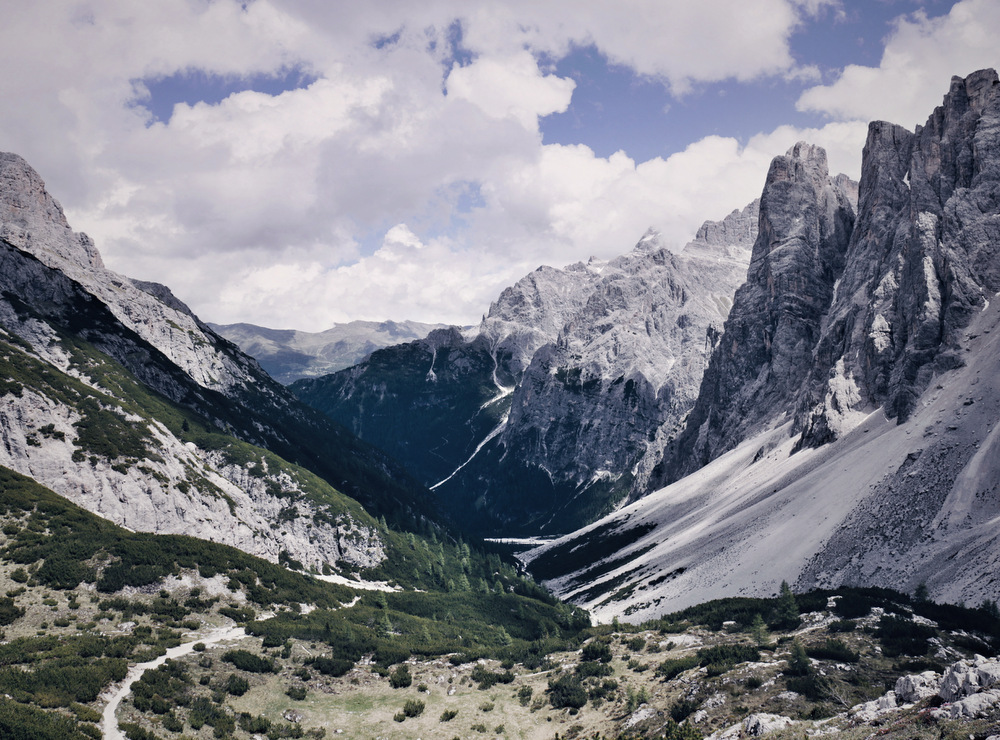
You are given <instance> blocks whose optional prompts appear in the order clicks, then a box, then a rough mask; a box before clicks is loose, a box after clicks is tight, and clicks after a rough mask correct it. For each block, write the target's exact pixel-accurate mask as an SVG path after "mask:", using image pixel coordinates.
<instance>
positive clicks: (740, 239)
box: [684, 198, 760, 254]
mask: <svg viewBox="0 0 1000 740" xmlns="http://www.w3.org/2000/svg"><path fill="white" fill-rule="evenodd" d="M759 217H760V198H754V200H753V201H752V202H751V203H749V204H747V205H746V206H745V207H744V208H743V209H742V210H740V209H738V208H737V209H736V210H734V211H733V212H732V213H730V214H729V215H728V216H726V217H725V218H724V219H722V220H721V221H706V222H705V223H703V224H702V225H701V228H699V229H698V232H697V233H696V234H695V237H694V239H693V240H692V241H691V242H690V243H688V244H687V245H686V246H685V247H684V253H688V254H690V253H692V252H694V251H707V250H706V248H709V247H716V248H718V247H722V248H724V249H726V250H732V249H733V248H738V249H750V248H751V247H753V243H754V240H756V238H757V220H758V218H759Z"/></svg>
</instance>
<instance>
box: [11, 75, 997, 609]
mask: <svg viewBox="0 0 1000 740" xmlns="http://www.w3.org/2000/svg"><path fill="white" fill-rule="evenodd" d="M998 101H1000V84H998V80H997V75H996V73H995V72H993V71H992V70H984V71H981V72H977V73H974V74H972V75H970V76H968V77H967V78H954V80H953V82H952V86H951V89H950V90H949V92H948V94H947V95H946V96H945V98H944V102H943V104H942V106H941V107H939V108H938V109H936V110H935V111H934V112H933V113H932V115H931V116H930V118H929V119H928V121H927V123H926V125H924V126H922V127H918V128H917V129H916V130H915V131H908V130H906V129H904V128H902V127H900V126H896V125H893V124H889V123H884V122H875V123H872V124H871V126H870V128H869V135H868V141H867V144H866V146H865V150H864V153H863V165H862V177H861V181H860V182H859V183H854V182H852V181H850V180H849V179H848V178H846V177H844V176H840V175H838V176H831V175H830V173H829V172H828V171H827V164H826V156H825V153H824V152H823V150H822V149H820V148H818V147H815V146H810V145H808V144H804V143H803V144H798V145H796V146H795V147H793V148H792V149H791V150H790V151H789V152H788V153H787V154H785V155H782V156H779V157H776V158H775V160H774V162H773V163H772V165H771V168H770V171H769V172H768V175H767V179H766V182H765V184H764V188H763V192H762V194H761V198H760V199H759V200H758V201H754V202H753V203H751V204H749V205H748V206H747V207H746V208H744V209H742V210H738V211H735V212H733V213H732V214H730V215H729V216H728V217H726V218H725V219H724V220H722V221H719V222H706V224H705V225H704V226H703V227H702V228H701V229H700V230H699V232H698V234H697V235H696V237H695V239H694V240H693V241H692V242H691V243H690V244H688V245H686V246H685V247H684V248H683V249H681V250H679V251H677V252H673V251H671V250H670V249H667V248H666V247H665V245H664V244H662V242H661V240H660V238H659V237H658V235H657V234H656V233H655V232H650V233H647V234H646V235H645V236H644V237H643V238H642V239H641V240H640V241H639V243H638V244H637V245H636V246H635V247H634V248H633V249H632V250H631V251H629V252H627V253H626V254H624V255H623V256H621V257H619V258H617V259H614V260H610V261H608V262H602V261H598V260H590V261H589V262H586V263H577V264H575V265H571V266H569V267H566V268H563V269H556V268H551V267H541V268H539V269H538V270H536V271H535V272H533V273H531V274H529V275H527V276H526V277H524V278H523V279H522V280H520V281H518V282H517V283H516V284H515V285H513V286H511V287H510V288H508V289H507V290H505V291H504V292H503V293H502V294H501V295H500V296H499V297H498V299H497V300H496V301H495V302H494V304H493V305H492V306H491V307H490V310H489V312H488V314H487V315H486V316H485V318H484V319H483V321H482V323H481V324H480V325H479V326H478V327H476V328H474V329H462V328H459V327H449V328H444V329H436V330H434V331H431V333H430V334H429V335H428V336H427V337H425V338H423V339H418V340H415V341H411V342H407V343H404V344H400V345H395V346H390V347H386V348H383V349H378V350H375V351H374V352H372V353H371V354H370V355H369V356H368V357H367V359H364V360H362V361H361V362H360V363H359V364H357V365H355V366H353V367H351V368H348V369H345V370H341V371H338V372H336V373H333V374H331V375H327V376H323V377H320V378H313V379H301V380H298V381H296V382H295V383H293V384H292V385H291V386H290V388H286V387H285V386H283V385H282V384H280V383H278V382H277V381H275V380H274V379H272V378H271V377H270V376H268V374H267V373H266V372H265V371H264V370H263V369H262V368H261V366H260V365H259V364H258V363H257V362H256V361H255V360H254V359H252V358H250V357H249V356H248V355H246V354H245V353H243V352H242V351H241V350H240V349H239V348H238V347H236V346H235V345H234V344H233V343H231V342H230V341H228V340H226V339H224V338H223V337H222V336H220V335H219V334H218V333H217V332H216V331H214V330H213V329H212V328H211V327H210V326H209V325H207V324H205V323H204V322H202V321H201V320H200V319H198V318H197V317H196V316H194V315H193V314H192V313H191V311H190V310H189V309H188V308H187V307H186V306H185V305H184V304H183V303H182V302H181V301H179V300H178V299H177V298H176V297H174V296H173V295H172V294H171V292H170V291H169V289H167V288H166V287H164V286H160V285H156V284H153V283H146V282H141V281H133V280H130V279H128V278H125V277H123V276H121V275H118V274H116V273H114V272H112V271H110V270H107V269H106V268H105V267H104V266H103V264H102V262H101V258H100V255H99V254H98V252H97V250H96V249H95V247H94V245H93V243H92V242H91V241H90V240H89V239H88V238H87V237H86V236H84V235H82V234H77V233H75V232H73V231H72V229H71V228H70V226H69V224H68V223H67V221H66V219H65V216H64V214H63V212H62V210H61V208H60V207H59V205H58V203H57V202H56V201H55V200H54V199H53V198H52V197H51V195H49V194H48V192H47V191H46V190H45V188H44V184H43V183H42V181H41V179H40V177H39V176H38V175H37V173H35V172H34V171H33V170H32V169H31V168H30V166H28V164H27V163H26V162H24V161H23V160H22V159H21V158H20V157H17V156H16V155H10V154H6V155H2V156H0V262H2V269H0V332H2V334H0V341H2V344H3V353H2V355H0V357H2V360H0V361H2V362H3V364H4V381H3V382H4V386H3V391H4V393H3V396H2V406H0V435H2V439H3V444H2V445H0V465H2V466H4V467H6V468H10V469H11V470H14V471H16V472H18V473H20V474H23V475H25V476H28V477H30V478H32V479H34V480H35V481H37V482H38V483H41V484H42V485H44V486H47V487H49V488H51V489H52V490H54V491H56V492H58V493H59V494H60V495H62V496H65V497H66V498H68V499H70V500H71V501H73V502H74V503H76V504H79V505H80V506H82V507H83V508H85V509H88V510H89V511H92V512H95V513H97V514H99V515H101V516H103V517H105V518H107V519H110V520H111V521H113V522H115V523H117V524H120V525H123V526H125V527H128V528H129V529H133V530H137V531H145V532H155V533H184V534H191V535H195V536H198V537H202V538H205V539H211V540H215V541H217V542H221V543H224V544H229V545H234V546H236V547H239V548H242V549H244V550H246V551H247V552H250V553H253V554H256V555H260V556H262V557H264V558H266V559H268V560H271V561H272V562H281V563H285V564H289V565H292V566H293V567H298V568H301V569H304V570H307V571H310V570H311V571H313V572H315V573H318V574H323V573H326V574H328V575H336V574H340V575H341V576H344V577H349V576H350V574H351V573H353V572H355V571H356V570H357V569H358V568H372V567H376V566H378V565H379V564H380V563H385V562H386V561H387V558H388V557H389V555H388V553H389V552H390V551H391V548H390V544H389V543H391V542H392V541H393V539H392V538H393V534H392V533H393V532H397V533H398V532H400V531H407V532H409V533H410V534H411V535H417V536H431V535H433V536H435V537H437V536H441V537H444V538H450V540H449V541H451V542H457V539H456V537H457V532H458V530H459V529H462V530H464V531H465V532H466V533H467V534H471V535H475V536H489V537H493V538H507V537H512V536H518V535H520V536H537V535H539V534H543V535H560V537H559V538H558V539H555V540H553V541H551V542H547V543H545V544H544V545H541V546H540V547H538V548H536V549H534V550H533V551H530V552H527V553H526V554H524V555H523V558H524V561H525V562H526V563H527V564H528V567H529V568H530V569H531V570H532V572H533V573H534V574H535V576H536V577H538V578H540V579H543V580H544V581H545V583H546V584H547V585H548V586H549V587H551V588H552V589H553V590H554V591H555V593H556V594H558V595H559V596H561V597H563V598H565V599H568V600H570V601H573V602H574V603H577V604H581V605H584V606H586V607H587V608H588V609H590V610H591V611H592V613H593V614H595V615H597V616H598V617H599V618H600V619H611V618H612V617H615V616H619V617H624V618H628V619H630V620H636V621H639V620H642V619H645V618H648V617H651V616H656V615H658V614H662V613H664V612H665V611H668V610H671V609H676V608H679V607H681V606H687V605H690V604H694V603H698V602H700V601H703V600H705V599H706V598H710V597H715V596H722V595H731V594H734V593H735V594H748V595H749V594H766V593H772V592H774V591H775V590H776V589H777V584H778V583H779V582H781V581H783V580H785V581H788V582H789V583H792V584H795V585H796V586H797V587H798V588H799V589H807V588H810V587H814V586H829V587H832V586H837V585H841V584H853V585H886V586H888V585H891V586H893V587H905V588H906V589H909V590H912V589H914V588H916V586H918V585H926V586H927V587H928V588H929V589H930V592H931V593H932V594H933V595H934V596H936V597H938V598H943V599H950V600H955V601H957V600H969V601H976V600H979V599H982V598H993V597H995V596H996V593H997V584H996V582H995V580H990V579H991V578H992V576H988V577H984V576H983V574H991V573H993V572H995V570H996V565H997V561H998V559H1000V543H998V542H997V540H996V536H995V534H994V530H995V527H994V526H993V523H994V521H995V517H996V516H997V514H998V513H1000V512H998V505H997V485H998V482H1000V470H998V469H997V463H996V460H997V459H1000V458H998V456H997V454H996V453H997V449H996V445H997V432H996V425H995V423H996V418H997V410H998V408H1000V391H998V390H997V387H996V383H995V378H996V377H997V370H998V368H997V362H998V354H997V351H998V347H997V344H996V343H997V341H998V339H997V337H998V333H997V331H996V330H995V328H994V324H995V323H996V320H997V318H998V314H997V312H998V310H1000V306H998V305H997V301H996V300H995V298H996V296H997V294H998V292H1000V261H998V259H997V249H998V244H1000V206H998V203H1000V197H998V193H1000V164H998V161H1000V141H998V137H1000V102H998ZM991 302H992V305H991ZM283 341H284V340H283ZM456 522H457V523H456ZM435 572H436V571H435ZM414 577H416V576H414ZM424 577H425V576H420V578H424ZM435 577H437V576H435ZM446 580H447V579H446Z"/></svg>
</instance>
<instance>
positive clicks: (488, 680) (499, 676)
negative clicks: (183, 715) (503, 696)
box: [471, 664, 514, 691]
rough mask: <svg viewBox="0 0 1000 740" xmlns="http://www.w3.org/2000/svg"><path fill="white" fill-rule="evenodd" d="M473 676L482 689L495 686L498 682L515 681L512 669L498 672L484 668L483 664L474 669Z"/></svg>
mask: <svg viewBox="0 0 1000 740" xmlns="http://www.w3.org/2000/svg"><path fill="white" fill-rule="evenodd" d="M471 678H472V680H473V681H475V682H476V683H477V684H478V685H479V690H480V691H485V690H486V689H490V688H493V687H494V686H496V685H497V684H498V683H513V682H514V674H513V673H511V672H510V671H503V672H501V673H497V672H496V671H491V670H489V669H487V668H484V667H483V666H482V665H481V664H480V665H477V666H476V667H475V668H473V669H472V674H471Z"/></svg>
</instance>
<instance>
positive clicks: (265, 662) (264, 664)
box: [222, 650, 276, 673]
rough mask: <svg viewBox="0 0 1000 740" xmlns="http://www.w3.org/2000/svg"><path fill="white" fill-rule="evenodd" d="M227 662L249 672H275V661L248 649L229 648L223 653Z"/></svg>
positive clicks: (223, 657)
mask: <svg viewBox="0 0 1000 740" xmlns="http://www.w3.org/2000/svg"><path fill="white" fill-rule="evenodd" d="M222 659H223V660H224V661H225V662H227V663H232V664H233V666H234V667H236V668H238V669H239V670H241V671H246V672H247V673H275V672H276V670H275V667H274V661H272V660H269V659H268V658H262V657H260V656H259V655H254V654H253V653H251V652H249V651H247V650H229V651H227V652H225V653H223V655H222Z"/></svg>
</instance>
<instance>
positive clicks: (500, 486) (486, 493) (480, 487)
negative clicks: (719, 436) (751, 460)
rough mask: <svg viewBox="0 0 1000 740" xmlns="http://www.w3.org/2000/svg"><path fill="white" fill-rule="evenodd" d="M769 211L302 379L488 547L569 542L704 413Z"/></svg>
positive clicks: (547, 276) (708, 228) (309, 395)
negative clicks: (716, 352)
mask: <svg viewBox="0 0 1000 740" xmlns="http://www.w3.org/2000/svg"><path fill="white" fill-rule="evenodd" d="M757 219H758V204H757V202H756V201H754V202H753V203H751V204H749V205H748V206H747V207H746V208H744V209H742V210H740V211H734V212H733V213H732V214H730V215H729V216H728V217H726V219H725V220H723V221H721V222H707V223H706V224H704V225H703V226H702V227H701V229H700V230H699V231H698V234H697V235H696V237H695V239H694V240H693V241H692V242H691V243H690V244H688V245H687V246H685V247H684V248H683V249H682V250H681V251H680V252H678V253H674V252H672V251H670V250H669V249H667V248H666V246H665V245H664V244H663V243H662V242H661V239H660V237H659V235H658V234H657V233H655V232H652V231H651V232H649V233H647V234H646V235H645V236H644V237H643V238H642V239H641V240H640V241H639V243H638V244H637V245H636V246H635V248H634V249H632V250H631V251H630V252H628V253H626V254H625V255H623V256H621V257H618V258H617V259H613V260H610V261H608V262H603V261H599V260H594V259H592V260H590V261H589V262H586V263H582V262H581V263H577V264H574V265H570V266H568V267H565V268H563V269H557V268H553V267H547V266H543V267H540V268H538V269H537V270H536V271H534V272H532V273H530V274H529V275H527V276H525V277H524V278H522V279H521V280H519V281H518V282H517V283H515V284H514V285H513V286H511V287H510V288H507V289H506V290H504V291H503V292H502V293H501V295H500V296H499V298H498V299H497V300H496V301H495V302H494V303H493V305H492V306H491V307H490V310H489V312H488V313H487V315H486V316H485V318H484V319H483V321H482V323H481V324H480V325H479V327H477V328H476V329H474V330H471V331H468V330H466V331H462V330H460V329H459V328H458V327H453V328H451V329H447V330H440V331H436V332H432V333H431V334H430V336H428V337H427V338H426V339H423V340H419V341H416V342H410V343H407V344H403V345H399V346H395V347H388V348H385V349H382V350H378V351H376V352H374V353H372V355H371V356H370V357H369V358H368V359H366V360H365V361H363V362H361V363H359V364H358V365H356V366H354V367H352V368H349V369H346V370H343V371H340V372H338V373H334V374H332V375H329V376H326V377H322V378H316V379H311V380H300V381H297V382H296V383H293V384H292V385H291V386H290V388H291V390H292V391H293V392H294V393H295V394H296V395H297V396H298V397H299V398H300V399H302V400H303V401H305V402H306V403H308V404H310V405H311V406H313V407H315V408H317V409H319V410H320V411H323V412H324V413H326V414H328V415H329V416H330V417H331V418H332V419H334V420H336V421H337V422H339V423H341V424H343V425H344V426H346V427H348V428H349V429H351V430H352V431H353V432H354V433H355V434H357V435H358V436H359V437H360V438H361V439H364V440H365V441H367V442H370V443H372V444H374V445H376V446H378V447H380V448H382V449H384V450H386V451H387V452H389V453H390V454H391V455H393V456H394V457H395V458H396V459H398V460H400V461H401V462H402V463H403V464H404V465H405V466H406V467H407V469H408V470H409V471H410V472H411V473H413V474H414V475H415V476H416V477H417V478H418V480H420V481H421V482H422V483H424V484H425V485H427V486H429V487H430V488H432V490H434V492H435V493H436V494H437V496H438V498H439V500H440V501H441V502H442V506H443V507H444V508H445V509H446V510H453V511H454V510H460V511H462V512H463V514H464V516H463V523H464V525H465V526H466V527H467V528H469V529H470V530H471V531H472V532H474V533H475V534H478V535H480V536H496V535H498V534H503V535H504V536H512V535H520V536H533V535H538V534H551V533H560V532H566V531H569V530H572V529H574V528H576V527H579V526H581V525H583V524H586V523H587V522H589V521H592V520H593V519H594V518H595V517H597V516H599V515H601V514H603V513H607V512H608V511H611V510H612V509H613V508H614V507H615V506H616V505H617V504H619V502H621V501H623V500H624V499H626V498H627V497H629V496H630V495H636V494H637V493H638V492H642V491H643V490H644V488H645V486H646V481H647V480H648V477H649V475H650V473H651V471H652V469H653V466H654V464H655V462H656V461H657V460H658V459H659V454H660V452H661V451H662V449H663V447H664V445H665V444H666V440H667V438H668V434H669V432H670V431H671V430H673V428H674V427H675V426H676V425H677V424H678V423H679V421H680V420H681V419H682V418H683V417H684V415H685V414H686V413H687V412H688V411H689V410H690V408H691V406H692V404H693V403H694V401H695V398H696V396H697V391H698V384H699V381H700V379H701V376H702V373H703V372H704V370H705V366H706V364H707V361H708V357H709V355H710V353H711V351H712V348H713V346H714V342H715V341H717V338H718V336H719V335H720V333H721V330H722V323H723V321H724V320H725V318H726V316H727V314H728V312H729V308H730V305H731V300H732V294H733V292H734V291H735V289H736V288H737V286H738V285H739V284H740V282H741V281H742V280H743V278H744V276H745V274H746V267H747V263H748V261H749V257H750V253H749V248H750V246H751V245H752V244H753V241H754V238H755V237H756V233H757V231H756V230H757Z"/></svg>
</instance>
